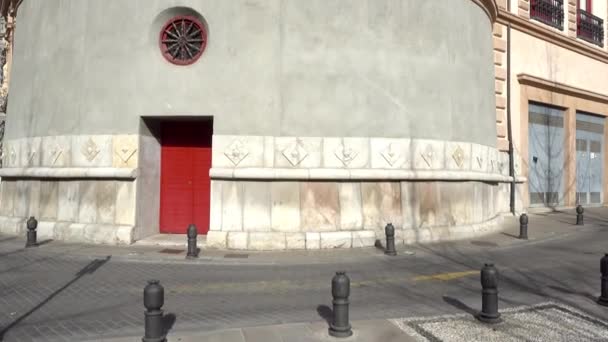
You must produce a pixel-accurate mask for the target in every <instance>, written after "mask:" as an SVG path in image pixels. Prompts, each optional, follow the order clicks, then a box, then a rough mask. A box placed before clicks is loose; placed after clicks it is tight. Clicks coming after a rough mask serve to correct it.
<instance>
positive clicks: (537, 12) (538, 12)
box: [530, 0, 564, 30]
mask: <svg viewBox="0 0 608 342" xmlns="http://www.w3.org/2000/svg"><path fill="white" fill-rule="evenodd" d="M530 18H532V19H534V20H538V21H540V22H542V23H544V24H547V25H549V26H552V27H555V28H557V29H560V30H563V29H564V0H530Z"/></svg>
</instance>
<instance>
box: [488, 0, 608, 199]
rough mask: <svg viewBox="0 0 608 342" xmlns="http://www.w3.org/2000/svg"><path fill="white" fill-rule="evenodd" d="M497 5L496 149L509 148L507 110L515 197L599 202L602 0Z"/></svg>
mask: <svg viewBox="0 0 608 342" xmlns="http://www.w3.org/2000/svg"><path fill="white" fill-rule="evenodd" d="M498 6H499V8H500V12H499V19H498V22H497V23H496V24H495V25H494V49H495V64H496V94H497V101H496V106H497V132H498V137H499V140H498V146H499V149H501V150H503V151H508V149H509V147H508V145H509V144H508V141H509V139H508V136H507V135H508V134H507V133H508V132H507V121H508V120H507V113H509V112H510V121H511V128H512V139H511V141H512V142H513V149H514V151H515V154H516V155H519V156H521V161H522V164H521V168H520V170H518V171H519V172H520V173H521V175H522V176H524V177H526V179H527V182H526V184H523V186H522V187H521V189H520V191H519V192H518V193H517V195H518V196H520V197H521V198H522V200H523V206H524V207H525V208H537V207H541V208H543V207H545V208H556V207H572V206H575V205H577V204H582V205H585V206H591V205H604V204H605V203H606V199H605V198H604V194H605V190H606V186H607V185H608V182H607V179H606V175H605V172H606V167H605V163H606V149H605V147H604V144H605V135H606V130H605V128H604V126H605V116H606V115H607V114H608V107H607V104H608V103H607V100H608V97H606V95H607V94H608V82H606V81H605V80H606V77H608V65H607V64H606V62H608V58H607V57H608V54H607V52H608V50H607V46H606V30H605V21H606V17H607V15H608V8H607V1H603V0H563V1H562V0H534V1H532V0H530V1H523V0H516V1H513V0H511V1H498ZM509 31H510V32H509ZM509 56H510V57H509ZM507 107H508V108H507Z"/></svg>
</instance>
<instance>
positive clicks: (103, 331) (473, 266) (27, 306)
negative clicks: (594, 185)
mask: <svg viewBox="0 0 608 342" xmlns="http://www.w3.org/2000/svg"><path fill="white" fill-rule="evenodd" d="M534 219H535V220H540V219H538V218H536V217H535V218H534ZM560 220H562V218H561V217H558V220H556V221H554V222H549V223H547V224H546V226H548V227H555V226H557V225H559V224H562V225H563V224H565V223H563V222H562V223H560V222H561V221H560ZM586 220H587V217H586ZM558 221H559V222H558ZM562 221H563V220H562ZM566 221H567V220H566ZM532 222H534V221H533V220H532V218H531V223H532ZM586 222H588V225H587V226H586V227H587V228H585V229H586V230H584V231H582V232H581V233H580V234H575V235H572V236H570V237H569V238H568V240H564V241H561V240H555V241H553V242H551V243H545V244H536V245H531V246H530V247H527V248H526V247H525V246H520V247H517V249H513V250H509V249H500V250H495V251H493V250H492V244H491V243H488V244H484V245H483V246H476V245H474V244H471V243H470V242H465V243H463V244H455V245H439V246H430V247H424V246H419V247H416V255H412V256H404V255H401V256H398V257H395V258H389V257H384V256H383V255H382V253H378V256H375V257H368V258H363V259H358V258H357V257H356V256H355V257H353V258H352V259H351V260H350V261H349V262H343V261H341V262H338V263H335V264H314V265H313V264H311V265H306V264H303V263H301V264H280V263H279V264H276V265H266V266H263V265H255V264H245V265H241V266H237V265H230V266H226V265H220V264H216V265H212V264H186V263H182V264H178V263H163V262H153V263H142V262H127V261H124V260H118V259H114V258H109V259H108V260H106V258H105V255H107V254H113V252H112V253H111V252H110V251H112V249H111V248H107V251H108V253H107V254H105V255H104V254H103V251H104V248H103V247H101V248H96V249H91V251H95V253H91V254H92V255H91V256H90V257H86V256H85V255H80V254H79V255H76V254H77V253H76V254H75V253H72V252H71V251H67V250H66V252H65V253H64V254H63V255H62V254H61V248H59V249H57V248H55V249H54V252H53V253H49V252H48V251H50V250H52V249H53V248H54V247H53V246H54V243H50V244H47V245H43V246H41V247H39V248H33V249H27V250H26V249H23V248H21V247H20V246H22V241H19V244H18V247H15V246H17V245H15V244H14V243H13V242H14V241H11V240H10V239H11V238H5V237H0V308H2V310H0V326H2V334H3V337H4V339H3V340H4V341H82V340H87V339H96V338H99V337H102V336H103V337H113V336H141V335H142V333H143V310H144V308H143V305H142V290H143V287H144V286H145V284H146V280H148V279H154V278H156V279H160V280H161V283H162V284H163V285H164V286H165V293H166V298H165V307H164V309H165V312H166V313H168V314H174V315H175V318H176V322H175V325H174V326H173V329H172V330H171V331H173V332H175V331H177V332H180V333H181V332H186V331H189V330H196V331H210V330H216V329H226V328H235V327H248V326H258V325H274V324H283V323H295V322H318V321H319V320H320V319H321V318H320V314H319V313H318V312H317V311H318V310H320V308H319V306H320V305H331V297H330V280H331V277H332V276H333V274H334V272H335V271H337V270H341V269H344V270H346V271H347V274H348V275H349V276H350V277H351V281H352V284H353V289H352V296H351V302H352V304H351V319H352V320H366V319H381V318H391V317H416V316H434V315H438V314H456V313H460V312H461V310H462V309H461V308H458V307H457V306H455V305H450V303H446V300H445V297H444V295H445V294H448V295H450V296H452V297H456V298H458V299H459V300H460V301H462V302H463V303H467V305H468V306H470V307H479V278H478V276H475V275H469V276H464V277H462V278H458V279H452V280H448V281H444V280H434V279H432V278H431V279H428V278H427V280H421V281H417V280H415V279H416V278H417V277H419V276H424V275H432V274H437V273H446V272H467V271H471V270H478V269H479V267H480V266H481V265H483V263H484V262H487V261H488V260H492V261H494V262H495V263H496V265H497V267H498V268H499V270H500V272H501V274H502V275H503V278H502V280H501V303H502V304H501V305H504V306H505V307H507V306H517V305H523V304H528V303H539V302H544V301H547V298H550V299H555V298H557V297H558V298H560V300H563V301H564V302H565V303H568V304H570V305H573V306H575V307H579V306H585V305H586V306H588V307H589V305H591V307H592V311H593V310H595V311H593V312H594V314H595V315H597V316H598V317H605V316H606V312H605V310H604V308H597V306H596V305H593V304H589V303H590V301H589V300H588V299H587V297H592V296H596V295H597V285H598V284H597V283H598V280H599V273H598V268H599V265H598V264H599V258H600V257H601V256H602V255H603V251H604V245H605V243H604V242H603V241H606V239H607V238H608V230H607V229H606V228H605V227H602V226H601V224H603V223H601V224H600V223H599V222H598V224H597V225H598V228H597V229H590V228H589V227H590V226H591V223H592V220H591V219H589V220H588V221H586ZM566 223H567V222H566ZM535 227H538V226H537V225H532V224H531V225H530V235H531V236H534V234H535V232H534V229H535ZM562 228H563V227H562ZM564 229H575V228H570V226H568V227H566V228H564ZM564 229H563V230H564ZM577 229H578V228H577ZM503 238H504V236H503ZM5 240H6V241H5ZM490 240H491V239H486V240H484V241H488V242H491V241H490ZM464 245H466V246H468V247H467V248H461V247H462V246H464ZM485 246H487V247H485ZM502 296H504V297H502ZM581 298H582V299H581ZM603 310H604V311H603ZM321 311H322V310H321Z"/></svg>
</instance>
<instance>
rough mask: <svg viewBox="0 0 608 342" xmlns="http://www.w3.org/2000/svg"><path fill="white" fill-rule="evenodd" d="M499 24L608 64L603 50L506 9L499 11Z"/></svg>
mask: <svg viewBox="0 0 608 342" xmlns="http://www.w3.org/2000/svg"><path fill="white" fill-rule="evenodd" d="M497 22H498V23H499V24H503V25H507V24H509V23H511V27H512V28H514V29H516V30H518V31H521V32H524V33H527V34H529V35H531V36H533V37H536V38H539V39H542V40H544V41H547V42H549V43H552V44H555V45H557V46H559V47H562V48H565V49H568V50H570V51H574V52H576V53H580V54H582V55H585V56H587V57H590V58H593V59H595V60H598V61H600V62H604V63H608V53H607V52H606V51H604V50H601V49H600V48H599V47H598V48H595V47H593V46H589V45H587V44H584V43H582V42H579V41H578V40H576V39H573V38H570V37H569V36H567V35H565V34H562V33H559V32H555V31H554V30H552V29H549V28H547V27H544V26H542V24H540V23H535V22H533V21H532V20H530V19H526V18H522V17H520V16H517V15H515V14H513V13H509V12H507V11H506V10H504V9H500V10H499V11H498V19H497Z"/></svg>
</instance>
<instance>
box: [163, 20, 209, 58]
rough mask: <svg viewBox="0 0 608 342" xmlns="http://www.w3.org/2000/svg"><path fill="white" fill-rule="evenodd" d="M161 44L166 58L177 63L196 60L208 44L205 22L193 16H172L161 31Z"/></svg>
mask: <svg viewBox="0 0 608 342" xmlns="http://www.w3.org/2000/svg"><path fill="white" fill-rule="evenodd" d="M159 45H160V49H161V52H162V54H163V56H165V58H166V59H167V60H168V61H169V62H171V63H173V64H177V65H189V64H192V63H194V62H196V61H197V60H198V59H199V58H200V57H201V55H202V54H203V51H204V50H205V47H206V45H207V31H206V28H205V26H204V25H203V23H201V22H200V21H199V20H198V19H197V18H195V17H192V16H176V17H173V18H171V19H170V20H169V21H168V22H167V23H166V24H165V26H164V27H163V29H162V31H161V32H160V39H159Z"/></svg>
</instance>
